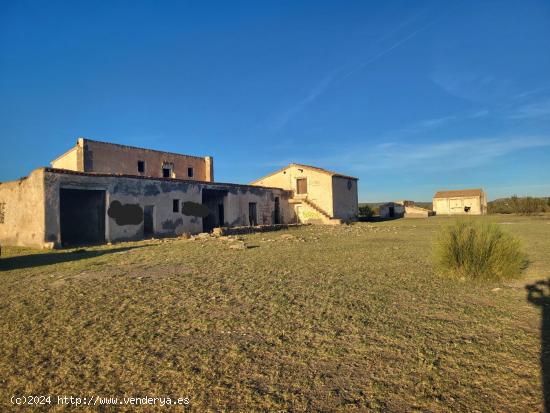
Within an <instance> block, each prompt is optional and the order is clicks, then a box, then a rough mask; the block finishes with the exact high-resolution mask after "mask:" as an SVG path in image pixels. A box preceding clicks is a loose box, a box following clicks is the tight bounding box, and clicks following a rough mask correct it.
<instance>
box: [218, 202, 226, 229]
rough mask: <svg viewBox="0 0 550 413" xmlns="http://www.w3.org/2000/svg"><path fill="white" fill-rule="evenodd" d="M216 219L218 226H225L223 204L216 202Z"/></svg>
mask: <svg viewBox="0 0 550 413" xmlns="http://www.w3.org/2000/svg"><path fill="white" fill-rule="evenodd" d="M218 220H219V224H220V225H219V226H220V227H223V226H225V217H224V216H223V204H218Z"/></svg>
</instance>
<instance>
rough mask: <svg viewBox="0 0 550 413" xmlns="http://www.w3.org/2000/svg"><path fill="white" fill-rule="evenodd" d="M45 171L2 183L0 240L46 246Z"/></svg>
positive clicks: (7, 243) (4, 242) (39, 170)
mask: <svg viewBox="0 0 550 413" xmlns="http://www.w3.org/2000/svg"><path fill="white" fill-rule="evenodd" d="M44 217H45V210H44V172H43V170H41V169H37V170H35V171H33V172H32V173H31V174H30V175H29V176H28V177H26V178H21V179H19V180H17V181H11V182H4V183H0V244H3V245H19V246H29V247H43V246H44V240H45V218H44Z"/></svg>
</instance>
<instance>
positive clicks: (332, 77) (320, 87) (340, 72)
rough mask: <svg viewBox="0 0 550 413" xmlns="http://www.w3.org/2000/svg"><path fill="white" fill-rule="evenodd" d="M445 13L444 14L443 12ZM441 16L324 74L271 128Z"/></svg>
mask: <svg viewBox="0 0 550 413" xmlns="http://www.w3.org/2000/svg"><path fill="white" fill-rule="evenodd" d="M421 14H423V13H419V14H417V15H415V16H413V18H412V19H409V20H408V21H407V22H406V23H404V24H401V25H400V26H399V27H398V28H397V29H394V30H392V31H391V32H390V33H386V34H384V35H383V36H382V37H380V38H379V39H377V40H375V42H374V43H380V42H382V40H385V39H387V38H388V37H391V36H390V34H393V33H395V32H397V31H399V30H401V28H402V27H403V26H405V25H406V24H409V23H412V21H414V20H416V19H418V18H419V16H420V15H421ZM445 15H446V14H445ZM442 17H443V15H442V16H439V17H438V18H436V19H433V20H431V21H430V22H428V23H427V24H425V25H423V26H422V27H420V28H418V29H415V30H413V31H411V32H409V33H407V34H406V35H404V36H403V37H401V38H400V39H398V40H397V41H395V42H393V43H392V44H391V45H389V46H388V47H386V48H384V49H383V50H381V51H379V52H377V53H375V54H374V55H372V56H370V57H369V58H367V59H366V60H364V61H362V62H359V63H356V64H355V65H354V66H353V67H351V68H349V66H347V65H344V66H340V67H338V68H337V69H335V70H334V71H332V73H330V74H328V75H327V76H325V77H324V78H323V79H322V80H321V81H320V82H319V83H317V84H316V85H315V86H314V87H313V88H312V89H311V90H310V91H309V93H308V94H307V95H306V96H305V97H304V98H302V99H301V100H299V101H298V102H296V103H295V104H293V105H291V106H290V107H289V108H287V109H286V110H284V111H283V113H281V114H280V115H279V116H277V117H276V120H275V122H273V124H272V129H273V130H274V131H277V130H280V129H282V128H284V127H285V126H286V125H287V124H288V123H289V122H290V121H291V120H292V119H293V118H294V117H295V116H296V115H298V114H299V113H300V112H302V111H303V110H305V109H306V108H307V107H308V106H309V105H310V104H312V103H313V102H315V101H316V100H317V99H318V98H319V97H320V96H321V95H322V94H324V93H325V92H326V91H327V90H328V89H329V88H330V87H332V86H334V85H335V84H337V83H339V82H342V81H344V80H346V79H347V78H349V77H351V76H352V75H354V74H356V73H358V72H361V71H362V70H364V69H366V68H367V67H368V66H370V65H372V64H373V63H374V62H376V61H377V60H379V59H380V58H382V57H383V56H385V55H387V54H388V53H390V52H392V51H393V50H395V49H397V48H398V47H400V46H402V45H403V44H405V43H407V42H408V41H410V40H411V39H412V38H414V37H415V36H416V35H418V34H419V33H420V32H423V31H424V30H426V29H427V28H429V27H430V26H432V25H434V24H435V23H436V22H437V21H439V20H440V19H441V18H442Z"/></svg>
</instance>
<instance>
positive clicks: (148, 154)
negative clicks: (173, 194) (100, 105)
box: [51, 138, 214, 182]
mask: <svg viewBox="0 0 550 413" xmlns="http://www.w3.org/2000/svg"><path fill="white" fill-rule="evenodd" d="M138 161H144V162H145V172H143V173H140V172H138V168H137V163H138ZM165 163H167V164H172V165H173V174H172V178H177V179H188V180H198V181H207V182H212V181H213V180H214V160H213V158H212V157H210V156H207V157H204V158H201V157H197V156H187V155H179V154H175V153H167V152H161V151H155V150H150V149H141V148H134V147H130V146H124V145H116V144H110V143H105V142H98V141H93V140H89V139H83V138H79V139H78V141H77V146H76V147H75V148H73V149H72V150H70V151H68V152H66V153H65V154H64V155H62V156H61V157H59V158H57V159H56V160H54V161H53V162H52V163H51V164H52V167H54V168H60V169H69V170H74V171H80V172H94V173H109V174H121V175H143V176H151V177H157V178H161V177H162V167H163V165H164V164H165ZM190 167H191V168H193V177H189V176H188V168H190Z"/></svg>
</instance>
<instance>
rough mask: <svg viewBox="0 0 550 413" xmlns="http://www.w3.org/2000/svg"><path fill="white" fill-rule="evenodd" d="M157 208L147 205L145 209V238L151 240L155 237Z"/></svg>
mask: <svg viewBox="0 0 550 413" xmlns="http://www.w3.org/2000/svg"><path fill="white" fill-rule="evenodd" d="M154 219H155V206H154V205H145V207H144V208H143V237H144V238H151V237H153V235H155V221H154Z"/></svg>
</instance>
